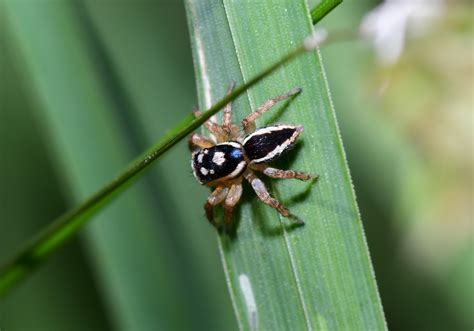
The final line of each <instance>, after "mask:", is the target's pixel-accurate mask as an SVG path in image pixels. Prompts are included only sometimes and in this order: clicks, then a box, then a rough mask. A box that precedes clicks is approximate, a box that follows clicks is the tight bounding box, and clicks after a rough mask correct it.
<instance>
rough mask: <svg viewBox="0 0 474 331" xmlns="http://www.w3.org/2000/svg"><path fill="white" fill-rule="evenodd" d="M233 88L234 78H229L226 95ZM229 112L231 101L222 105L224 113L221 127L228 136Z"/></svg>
mask: <svg viewBox="0 0 474 331" xmlns="http://www.w3.org/2000/svg"><path fill="white" fill-rule="evenodd" d="M234 88H235V81H234V80H231V81H230V85H229V89H228V90H227V95H229V94H231V93H232V91H233V90H234ZM231 114H232V103H231V102H229V103H228V104H227V105H226V106H225V107H224V113H223V115H222V129H223V130H224V132H226V133H227V135H228V136H230V135H231V133H232V118H231Z"/></svg>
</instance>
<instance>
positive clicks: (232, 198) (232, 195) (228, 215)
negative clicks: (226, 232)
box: [224, 183, 242, 224]
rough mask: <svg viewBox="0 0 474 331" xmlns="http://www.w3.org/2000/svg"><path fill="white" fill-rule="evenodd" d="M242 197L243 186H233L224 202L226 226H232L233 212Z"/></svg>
mask: <svg viewBox="0 0 474 331" xmlns="http://www.w3.org/2000/svg"><path fill="white" fill-rule="evenodd" d="M241 196H242V185H241V184H240V183H238V184H232V186H231V187H230V190H229V193H228V194H227V197H226V199H225V202H224V222H225V224H230V222H231V221H232V211H233V210H234V206H235V205H236V204H237V203H238V202H239V200H240V197H241Z"/></svg>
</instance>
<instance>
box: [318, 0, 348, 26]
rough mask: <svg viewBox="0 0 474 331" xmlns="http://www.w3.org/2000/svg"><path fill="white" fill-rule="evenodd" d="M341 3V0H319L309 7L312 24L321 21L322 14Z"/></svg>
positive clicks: (324, 14)
mask: <svg viewBox="0 0 474 331" xmlns="http://www.w3.org/2000/svg"><path fill="white" fill-rule="evenodd" d="M341 3H342V0H327V1H321V2H320V3H318V4H317V5H316V6H315V7H314V8H313V9H311V19H312V20H313V25H316V24H317V23H319V21H321V20H322V19H323V18H324V16H326V15H327V14H328V13H329V12H331V10H333V9H334V8H336V7H337V6H338V5H339V4H341Z"/></svg>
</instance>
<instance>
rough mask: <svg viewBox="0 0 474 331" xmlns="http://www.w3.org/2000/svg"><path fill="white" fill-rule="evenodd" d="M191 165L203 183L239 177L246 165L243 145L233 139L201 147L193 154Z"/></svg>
mask: <svg viewBox="0 0 474 331" xmlns="http://www.w3.org/2000/svg"><path fill="white" fill-rule="evenodd" d="M191 166H192V168H193V174H194V177H195V178H196V179H197V180H198V181H199V182H200V183H201V184H207V183H209V182H212V181H215V180H218V179H232V178H235V177H238V176H240V175H241V174H242V172H244V170H245V166H246V162H245V159H244V151H243V148H242V145H241V144H239V143H237V142H233V141H231V142H228V143H222V144H218V145H215V146H213V147H211V148H204V149H201V150H199V151H197V152H195V153H194V154H193V156H192V160H191Z"/></svg>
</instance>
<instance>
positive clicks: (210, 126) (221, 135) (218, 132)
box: [193, 109, 226, 142]
mask: <svg viewBox="0 0 474 331" xmlns="http://www.w3.org/2000/svg"><path fill="white" fill-rule="evenodd" d="M193 115H194V117H199V116H201V115H202V112H201V111H200V110H198V109H194V110H193ZM204 127H205V128H206V129H207V130H208V131H209V132H210V133H211V134H213V135H214V137H216V140H217V141H218V142H224V141H226V134H225V132H224V130H222V126H220V125H219V124H217V123H216V122H214V121H213V120H212V119H208V120H207V121H206V122H204Z"/></svg>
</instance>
